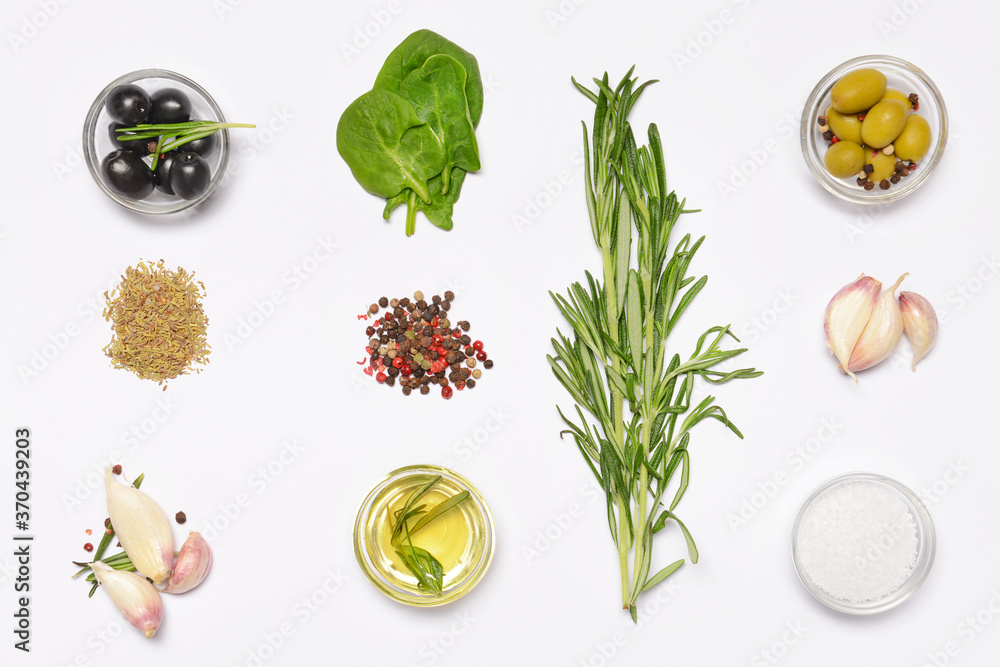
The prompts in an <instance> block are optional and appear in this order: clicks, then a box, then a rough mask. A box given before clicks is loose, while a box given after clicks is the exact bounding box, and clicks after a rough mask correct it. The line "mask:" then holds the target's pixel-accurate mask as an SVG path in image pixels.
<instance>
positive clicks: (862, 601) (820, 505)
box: [792, 472, 936, 614]
mask: <svg viewBox="0 0 1000 667" xmlns="http://www.w3.org/2000/svg"><path fill="white" fill-rule="evenodd" d="M935 544H936V537H935V534H934V523H933V521H931V516H930V514H929V513H928V512H927V508H926V507H925V506H924V504H923V503H922V502H920V499H919V498H917V496H916V495H915V494H914V493H913V492H912V491H910V489H908V488H906V487H905V486H903V485H902V484H900V483H899V482H897V481H896V480H893V479H890V478H888V477H883V476H882V475H876V474H873V473H860V472H855V473H849V474H846V475H840V476H838V477H834V478H833V479H830V480H828V481H826V482H824V483H823V484H821V485H820V486H819V487H817V488H816V490H815V491H813V492H812V493H811V494H810V495H809V497H808V498H806V500H805V502H804V503H802V509H801V510H799V514H798V516H797V517H796V518H795V525H794V526H793V527H792V560H793V561H794V563H795V571H796V573H798V575H799V580H800V581H802V585H803V586H805V588H806V590H807V591H809V593H810V594H812V596H813V597H815V598H816V599H817V600H819V601H820V602H822V603H823V604H825V605H826V606H828V607H830V608H831V609H836V610H837V611H841V612H844V613H847V614H875V613H878V612H882V611H886V610H887V609H891V608H893V607H895V606H896V605H898V604H900V603H901V602H903V600H905V599H906V598H908V597H909V596H910V595H912V594H913V592H914V591H915V590H917V588H919V587H920V584H922V583H923V581H924V579H926V578H927V574H928V572H930V569H931V564H932V563H933V562H934V551H935Z"/></svg>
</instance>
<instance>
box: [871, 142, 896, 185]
mask: <svg viewBox="0 0 1000 667" xmlns="http://www.w3.org/2000/svg"><path fill="white" fill-rule="evenodd" d="M864 150H865V164H870V165H871V166H872V167H874V168H875V171H873V172H872V173H870V174H868V180H870V181H872V182H874V183H875V185H878V184H879V181H883V180H885V179H887V178H889V177H890V176H892V175H893V173H895V171H896V156H895V155H886V154H885V153H883V152H882V151H876V150H874V149H872V148H869V147H868V146H865V149H864ZM873 153H874V155H873Z"/></svg>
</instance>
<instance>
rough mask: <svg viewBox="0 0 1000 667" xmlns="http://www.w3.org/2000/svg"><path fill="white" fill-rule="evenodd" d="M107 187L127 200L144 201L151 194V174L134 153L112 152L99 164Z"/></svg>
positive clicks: (147, 166)
mask: <svg viewBox="0 0 1000 667" xmlns="http://www.w3.org/2000/svg"><path fill="white" fill-rule="evenodd" d="M101 174H103V176H104V182H105V183H107V185H108V187H110V188H111V189H112V190H114V191H115V192H117V193H118V194H120V195H121V196H122V197H127V198H128V199H145V198H146V197H148V196H149V195H150V194H152V192H153V172H152V171H150V170H149V165H147V164H146V163H145V162H143V161H142V158H140V157H139V156H138V155H136V154H135V153H130V152H128V151H121V150H119V151H112V152H110V153H108V154H107V155H106V156H105V158H104V160H103V161H102V162H101Z"/></svg>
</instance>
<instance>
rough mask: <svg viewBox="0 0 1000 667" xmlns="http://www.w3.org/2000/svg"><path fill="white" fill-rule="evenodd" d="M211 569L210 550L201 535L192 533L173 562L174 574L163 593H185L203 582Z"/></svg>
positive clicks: (195, 532)
mask: <svg viewBox="0 0 1000 667" xmlns="http://www.w3.org/2000/svg"><path fill="white" fill-rule="evenodd" d="M211 568H212V549H211V548H210V547H209V546H208V542H206V541H205V538H203V537H202V536H201V533H199V532H197V531H192V532H191V534H190V535H188V538H187V539H186V540H184V544H183V545H182V546H181V550H180V551H179V552H178V553H177V559H176V560H175V561H174V573H173V574H171V575H170V581H168V582H167V587H166V588H164V589H163V592H164V593H178V594H179V593H187V592H188V591H189V590H191V589H192V588H194V587H195V586H197V585H198V584H200V583H201V582H202V581H204V579H205V576H206V575H207V574H208V571H209V570H210V569H211Z"/></svg>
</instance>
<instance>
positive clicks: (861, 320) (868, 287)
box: [823, 274, 882, 382]
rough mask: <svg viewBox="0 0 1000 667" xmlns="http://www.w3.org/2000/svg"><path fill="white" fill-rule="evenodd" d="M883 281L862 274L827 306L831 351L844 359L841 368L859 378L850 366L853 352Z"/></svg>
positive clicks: (825, 322)
mask: <svg viewBox="0 0 1000 667" xmlns="http://www.w3.org/2000/svg"><path fill="white" fill-rule="evenodd" d="M881 289H882V283H881V282H879V281H878V280H875V279H874V278H872V277H871V276H866V275H864V274H861V277H860V278H858V279H857V280H855V281H854V282H853V283H851V284H850V285H845V286H844V287H842V288H841V289H840V291H839V292H837V293H836V294H835V295H834V296H833V298H832V299H830V303H829V304H828V305H827V307H826V318H825V320H824V323H823V328H824V330H825V331H826V345H827V347H829V348H830V353H831V354H833V355H834V356H835V357H837V361H839V362H840V370H842V371H844V372H845V373H847V374H848V375H850V376H851V377H852V378H854V381H855V382H857V381H858V378H857V377H856V376H855V375H854V373H853V371H852V369H851V368H850V363H849V362H850V359H851V353H852V352H853V350H854V348H855V345H856V344H857V342H858V339H859V338H861V334H862V332H863V331H864V330H865V325H866V324H867V323H868V320H869V318H870V317H871V314H872V311H873V310H874V309H875V303H876V301H877V300H878V295H879V290H881Z"/></svg>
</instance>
